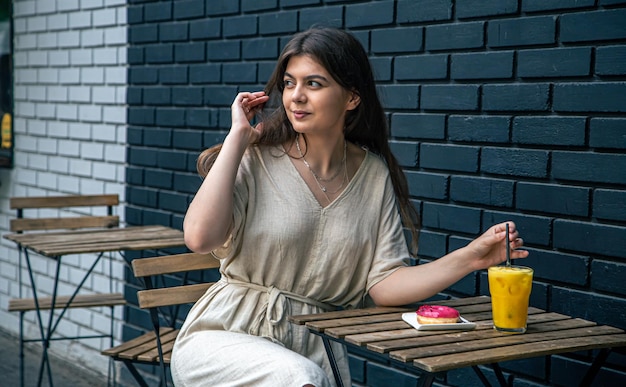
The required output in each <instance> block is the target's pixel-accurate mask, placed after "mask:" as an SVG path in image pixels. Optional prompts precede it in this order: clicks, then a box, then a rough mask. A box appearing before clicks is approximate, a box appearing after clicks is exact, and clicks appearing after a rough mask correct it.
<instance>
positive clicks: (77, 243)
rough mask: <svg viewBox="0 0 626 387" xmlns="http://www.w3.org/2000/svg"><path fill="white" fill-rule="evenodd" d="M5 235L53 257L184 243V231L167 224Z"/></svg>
mask: <svg viewBox="0 0 626 387" xmlns="http://www.w3.org/2000/svg"><path fill="white" fill-rule="evenodd" d="M4 238H6V239H9V240H12V241H14V242H17V243H20V244H21V245H23V246H25V247H27V248H28V249H30V250H33V251H35V252H37V253H39V254H42V255H45V256H50V257H55V256H62V255H67V254H83V253H97V252H107V251H121V250H145V249H161V248H167V247H177V246H184V236H183V232H182V231H180V230H176V229H172V228H169V227H164V226H137V227H126V228H114V229H96V230H81V231H67V232H62V233H58V232H55V233H27V234H8V235H5V236H4Z"/></svg>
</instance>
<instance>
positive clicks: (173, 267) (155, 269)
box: [132, 253, 220, 309]
mask: <svg viewBox="0 0 626 387" xmlns="http://www.w3.org/2000/svg"><path fill="white" fill-rule="evenodd" d="M219 266H220V262H219V260H217V259H216V258H215V257H213V255H211V254H198V253H186V254H174V255H166V256H161V257H153V258H139V259H134V260H133V261H132V267H133V273H134V274H135V277H137V278H141V279H143V280H144V282H146V287H149V288H148V289H145V290H140V291H139V292H137V297H138V300H139V307H140V308H142V309H149V308H158V307H161V306H173V305H181V304H190V303H194V302H196V301H197V300H198V299H199V298H200V297H201V296H202V295H203V294H204V292H206V290H207V289H208V288H209V287H210V286H211V285H213V283H208V282H206V283H200V284H186V280H182V284H181V285H179V286H168V287H161V288H153V286H152V281H151V280H150V278H151V277H153V276H160V275H165V274H176V273H187V272H190V271H195V270H205V269H215V268H219Z"/></svg>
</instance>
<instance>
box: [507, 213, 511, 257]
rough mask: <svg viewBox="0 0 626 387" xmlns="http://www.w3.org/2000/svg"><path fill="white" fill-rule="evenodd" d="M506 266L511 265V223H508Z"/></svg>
mask: <svg viewBox="0 0 626 387" xmlns="http://www.w3.org/2000/svg"><path fill="white" fill-rule="evenodd" d="M506 266H507V267H510V266H511V241H510V240H509V224H508V223H507V224H506Z"/></svg>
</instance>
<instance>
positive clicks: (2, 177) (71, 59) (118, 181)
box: [0, 0, 127, 374]
mask: <svg viewBox="0 0 626 387" xmlns="http://www.w3.org/2000/svg"><path fill="white" fill-rule="evenodd" d="M13 5H14V11H13V12H14V15H13V17H14V19H13V20H14V85H15V86H14V98H15V116H14V144H15V162H14V165H15V166H14V168H12V169H10V170H1V169H0V213H1V214H2V216H1V217H0V232H1V233H2V234H4V233H7V232H8V224H9V220H10V219H11V218H13V217H15V213H14V212H13V211H11V210H9V204H8V198H9V197H11V196H27V195H30V196H35V195H55V194H99V193H117V194H119V195H120V198H121V200H122V201H124V172H125V142H126V126H125V120H126V107H125V104H126V101H125V97H126V63H125V61H126V33H127V32H126V30H127V28H126V1H125V0H80V1H79V0H28V1H27V0H15V1H14V2H13ZM116 213H117V214H118V215H120V217H121V218H122V221H123V216H124V214H123V212H122V210H121V207H120V208H118V209H117V211H116ZM48 215H50V214H48ZM42 216H43V214H42ZM17 257H18V254H17V250H16V249H15V247H14V245H13V244H12V243H10V242H8V241H6V240H4V239H2V240H1V242H0V269H1V270H0V326H2V328H3V329H5V330H9V331H12V332H15V333H17V331H18V314H17V313H9V312H8V311H7V307H8V301H9V299H10V298H13V297H18V296H20V289H18V280H17V276H18V261H17ZM32 258H33V263H34V270H35V272H36V281H37V282H38V284H39V289H40V290H41V291H43V292H50V291H51V288H52V278H53V275H54V271H53V269H54V266H53V263H52V262H51V261H50V260H49V259H43V258H40V257H35V256H32ZM94 258H95V256H93V255H79V256H68V257H67V259H64V261H63V263H64V266H63V270H62V271H61V278H62V279H61V284H60V286H59V291H60V292H63V293H67V292H70V291H71V289H73V286H74V285H75V284H76V282H77V281H79V280H80V278H81V277H82V275H83V274H84V273H85V271H86V268H87V267H89V265H90V264H91V262H93V259H94ZM113 259H114V266H113V270H112V271H113V275H112V276H113V277H114V278H115V282H114V288H113V290H114V291H118V292H122V291H123V265H122V263H121V262H122V260H121V258H120V257H118V256H113ZM105 263H106V261H105ZM22 276H23V279H24V280H25V281H26V280H27V273H26V272H25V271H23V272H22ZM109 276H110V273H109V265H108V263H106V264H104V263H101V264H100V265H98V266H97V268H96V272H95V273H94V274H93V277H92V278H90V279H89V280H88V281H87V282H86V283H85V291H86V292H108V291H109V282H108V280H106V279H108V278H109ZM27 284H28V282H27ZM29 292H30V286H23V287H22V289H21V295H22V296H28V295H29ZM109 314H110V312H109V309H108V308H100V309H94V310H71V311H69V313H67V317H68V319H67V320H65V321H64V322H63V323H61V324H60V325H59V328H58V332H59V333H62V334H76V333H81V334H84V333H88V334H96V333H108V329H109V325H108V321H109V320H108V316H109ZM115 314H116V319H117V322H116V330H117V333H116V335H117V338H118V340H119V338H120V333H121V332H120V331H121V318H122V309H121V307H118V308H116V311H115ZM34 317H35V316H34V313H27V314H26V320H27V325H26V329H25V331H26V334H27V336H30V337H36V336H37V328H36V326H35V325H34ZM108 346H109V343H108V340H106V339H90V340H83V341H81V342H79V343H72V344H71V351H69V350H68V349H69V347H70V342H69V341H58V342H54V343H53V344H52V347H51V350H54V351H55V352H58V353H59V354H62V355H64V356H68V357H71V358H73V359H74V360H78V359H80V363H82V364H88V365H89V367H90V368H92V369H98V370H99V371H100V372H101V373H103V374H104V373H106V371H107V366H108V365H107V362H105V361H103V357H102V355H100V350H101V349H102V348H105V347H108Z"/></svg>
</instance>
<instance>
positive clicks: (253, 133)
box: [230, 91, 269, 143]
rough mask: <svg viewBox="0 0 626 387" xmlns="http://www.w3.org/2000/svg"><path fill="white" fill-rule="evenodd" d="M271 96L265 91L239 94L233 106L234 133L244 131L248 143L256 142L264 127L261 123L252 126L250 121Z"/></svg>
mask: <svg viewBox="0 0 626 387" xmlns="http://www.w3.org/2000/svg"><path fill="white" fill-rule="evenodd" d="M268 99H269V96H267V95H265V92H264V91H256V92H252V93H251V92H242V93H239V94H237V97H235V100H234V101H233V104H232V105H231V116H232V124H231V125H232V126H231V129H230V130H231V132H232V131H244V132H247V134H248V136H249V141H248V143H253V142H255V141H256V140H257V139H258V138H259V136H260V135H261V131H262V130H263V126H262V124H261V123H259V124H257V125H256V126H254V127H253V126H252V125H250V120H252V118H254V116H255V115H256V114H257V113H258V112H259V111H260V110H261V109H262V108H263V105H264V104H265V102H267V100H268Z"/></svg>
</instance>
